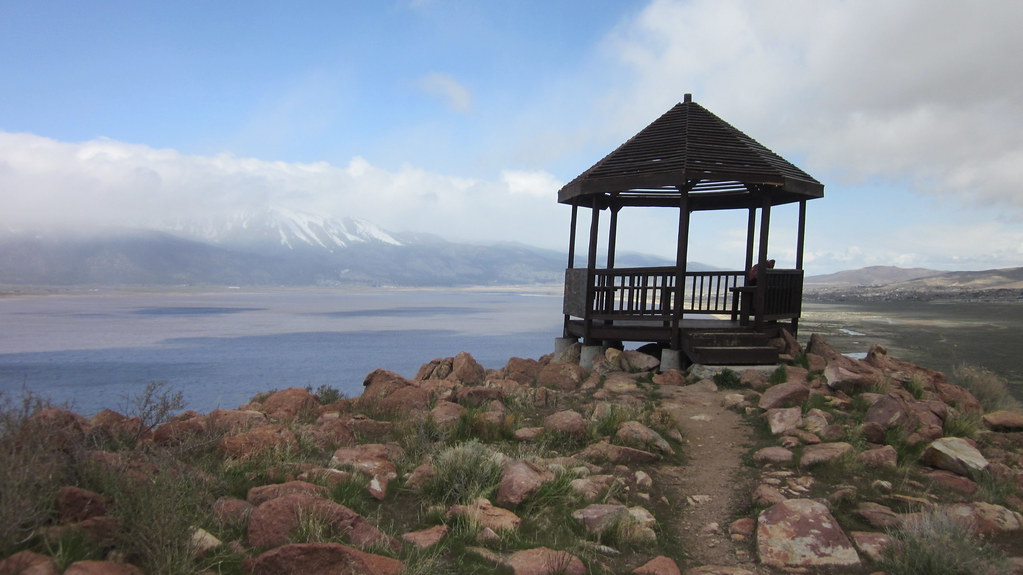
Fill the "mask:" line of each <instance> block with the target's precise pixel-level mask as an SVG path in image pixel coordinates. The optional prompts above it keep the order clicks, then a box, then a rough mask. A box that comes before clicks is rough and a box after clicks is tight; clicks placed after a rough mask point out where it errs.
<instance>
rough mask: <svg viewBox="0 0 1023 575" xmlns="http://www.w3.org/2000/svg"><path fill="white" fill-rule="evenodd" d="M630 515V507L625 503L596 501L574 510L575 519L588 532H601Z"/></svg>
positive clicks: (573, 516) (573, 517)
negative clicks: (616, 503)
mask: <svg viewBox="0 0 1023 575" xmlns="http://www.w3.org/2000/svg"><path fill="white" fill-rule="evenodd" d="M627 517H629V508H628V507H626V506H624V505H615V504H606V503H594V504H591V505H587V506H586V507H584V508H582V509H577V510H576V511H573V512H572V519H575V520H576V521H578V522H579V523H581V524H582V525H583V527H585V528H586V531H587V532H588V533H593V534H600V533H603V532H604V531H606V530H607V529H609V528H611V527H612V526H614V525H615V524H617V523H619V522H621V521H623V520H625V519H626V518H627Z"/></svg>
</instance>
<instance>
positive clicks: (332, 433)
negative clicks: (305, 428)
mask: <svg viewBox="0 0 1023 575" xmlns="http://www.w3.org/2000/svg"><path fill="white" fill-rule="evenodd" d="M311 435H312V439H313V443H315V444H316V446H317V447H319V448H321V449H325V450H332V449H337V448H338V447H343V446H349V445H355V432H354V431H352V428H351V426H350V425H348V421H345V420H342V419H329V420H325V421H322V422H319V423H318V424H317V426H316V427H315V428H314V429H313V430H312V433H311Z"/></svg>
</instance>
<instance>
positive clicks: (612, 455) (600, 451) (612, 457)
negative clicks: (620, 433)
mask: <svg viewBox="0 0 1023 575" xmlns="http://www.w3.org/2000/svg"><path fill="white" fill-rule="evenodd" d="M579 457H580V458H581V459H585V460H587V461H609V462H611V463H614V464H620V465H630V464H637V463H653V462H655V461H658V460H659V459H660V458H661V457H660V456H659V455H657V454H655V453H650V452H649V451H643V450H642V449H635V448H633V447H625V446H623V445H612V444H610V443H608V442H606V441H599V442H597V443H594V444H592V445H589V446H587V447H586V449H583V450H582V451H580V452H579Z"/></svg>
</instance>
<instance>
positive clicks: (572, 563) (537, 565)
mask: <svg viewBox="0 0 1023 575" xmlns="http://www.w3.org/2000/svg"><path fill="white" fill-rule="evenodd" d="M505 565H506V566H507V567H509V568H510V569H511V570H512V573H513V574H514V575H584V574H585V573H586V566H585V565H583V562H582V561H580V560H579V558H578V557H576V556H574V555H572V554H570V553H569V552H567V551H555V550H553V549H548V548H546V547H537V548H535V549H525V550H523V551H516V552H515V553H512V554H511V556H510V557H508V560H507V561H505Z"/></svg>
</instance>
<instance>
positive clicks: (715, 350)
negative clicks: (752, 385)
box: [682, 330, 778, 365]
mask: <svg viewBox="0 0 1023 575" xmlns="http://www.w3.org/2000/svg"><path fill="white" fill-rule="evenodd" d="M768 342H769V340H768V337H767V336H766V335H764V334H762V333H758V332H755V331H752V330H748V331H706V332H692V333H688V334H686V336H685V339H684V341H683V345H682V349H683V351H685V354H686V356H688V357H689V360H690V361H692V362H693V363H700V364H704V365H773V364H776V363H778V350H777V349H775V348H774V347H773V346H771V345H769V343H768Z"/></svg>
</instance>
